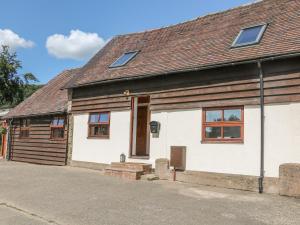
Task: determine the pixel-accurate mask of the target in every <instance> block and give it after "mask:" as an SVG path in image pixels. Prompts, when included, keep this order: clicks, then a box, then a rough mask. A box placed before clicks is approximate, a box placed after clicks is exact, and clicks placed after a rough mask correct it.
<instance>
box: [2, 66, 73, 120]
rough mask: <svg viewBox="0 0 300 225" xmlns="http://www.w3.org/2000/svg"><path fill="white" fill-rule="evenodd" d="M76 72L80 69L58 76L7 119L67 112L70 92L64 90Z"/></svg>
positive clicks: (10, 113)
mask: <svg viewBox="0 0 300 225" xmlns="http://www.w3.org/2000/svg"><path fill="white" fill-rule="evenodd" d="M76 71H78V69H72V70H65V71H63V72H62V73H60V74H58V75H57V76H56V77H55V78H53V79H52V80H50V81H49V82H48V83H47V84H46V85H45V86H43V87H42V88H41V89H39V90H37V91H36V92H35V93H33V94H32V95H31V96H30V97H29V98H27V99H25V100H24V101H23V102H21V103H20V104H19V105H17V106H16V107H15V108H14V109H12V110H11V111H10V112H9V113H8V114H7V115H6V116H5V118H13V117H23V116H31V115H45V114H52V113H61V112H66V110H67V103H68V92H67V90H66V89H62V88H63V87H64V86H65V85H66V84H67V83H68V82H69V81H70V80H71V79H72V78H73V77H74V76H75V74H76Z"/></svg>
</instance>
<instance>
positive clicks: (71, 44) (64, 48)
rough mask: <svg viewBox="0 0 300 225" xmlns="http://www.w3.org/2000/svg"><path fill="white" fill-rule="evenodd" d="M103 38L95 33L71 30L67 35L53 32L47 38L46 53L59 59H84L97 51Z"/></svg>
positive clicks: (102, 43) (103, 43) (102, 44)
mask: <svg viewBox="0 0 300 225" xmlns="http://www.w3.org/2000/svg"><path fill="white" fill-rule="evenodd" d="M105 43H106V42H105V40H104V39H103V38H101V37H99V36H98V34H96V33H85V32H83V31H80V30H71V32H70V35H69V36H65V35H62V34H54V35H51V36H49V37H48V38H47V42H46V48H47V49H48V53H49V54H50V55H53V56H55V57H57V58H60V59H77V60H81V59H86V58H88V57H91V56H92V55H94V54H95V53H96V52H98V51H99V49H101V48H102V47H103V46H104V45H105Z"/></svg>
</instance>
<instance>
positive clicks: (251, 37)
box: [232, 24, 267, 47]
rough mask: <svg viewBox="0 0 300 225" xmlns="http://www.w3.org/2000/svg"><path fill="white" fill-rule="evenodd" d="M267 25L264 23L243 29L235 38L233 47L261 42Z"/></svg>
mask: <svg viewBox="0 0 300 225" xmlns="http://www.w3.org/2000/svg"><path fill="white" fill-rule="evenodd" d="M266 27H267V25H266V24H263V25H257V26H254V27H248V28H244V29H242V30H241V31H240V33H239V34H238V36H237V37H236V39H235V40H234V42H233V44H232V47H241V46H246V45H253V44H257V43H259V42H260V40H261V38H262V36H263V34H264V32H265V30H266Z"/></svg>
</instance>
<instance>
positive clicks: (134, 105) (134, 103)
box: [129, 95, 151, 159]
mask: <svg viewBox="0 0 300 225" xmlns="http://www.w3.org/2000/svg"><path fill="white" fill-rule="evenodd" d="M141 97H149V102H148V103H140V104H139V103H138V99H139V98H141ZM139 105H143V106H145V105H147V120H146V123H147V124H146V126H147V132H146V155H145V156H137V155H135V154H136V135H137V134H136V129H137V113H138V106H139ZM150 117H151V112H150V96H148V95H139V96H132V97H131V112H130V146H129V158H140V159H149V156H150V126H149V122H150Z"/></svg>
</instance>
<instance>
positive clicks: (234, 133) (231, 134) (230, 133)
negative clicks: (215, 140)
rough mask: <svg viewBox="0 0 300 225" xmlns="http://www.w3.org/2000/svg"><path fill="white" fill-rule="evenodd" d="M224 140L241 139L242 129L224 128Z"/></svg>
mask: <svg viewBox="0 0 300 225" xmlns="http://www.w3.org/2000/svg"><path fill="white" fill-rule="evenodd" d="M224 138H241V127H224Z"/></svg>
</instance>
